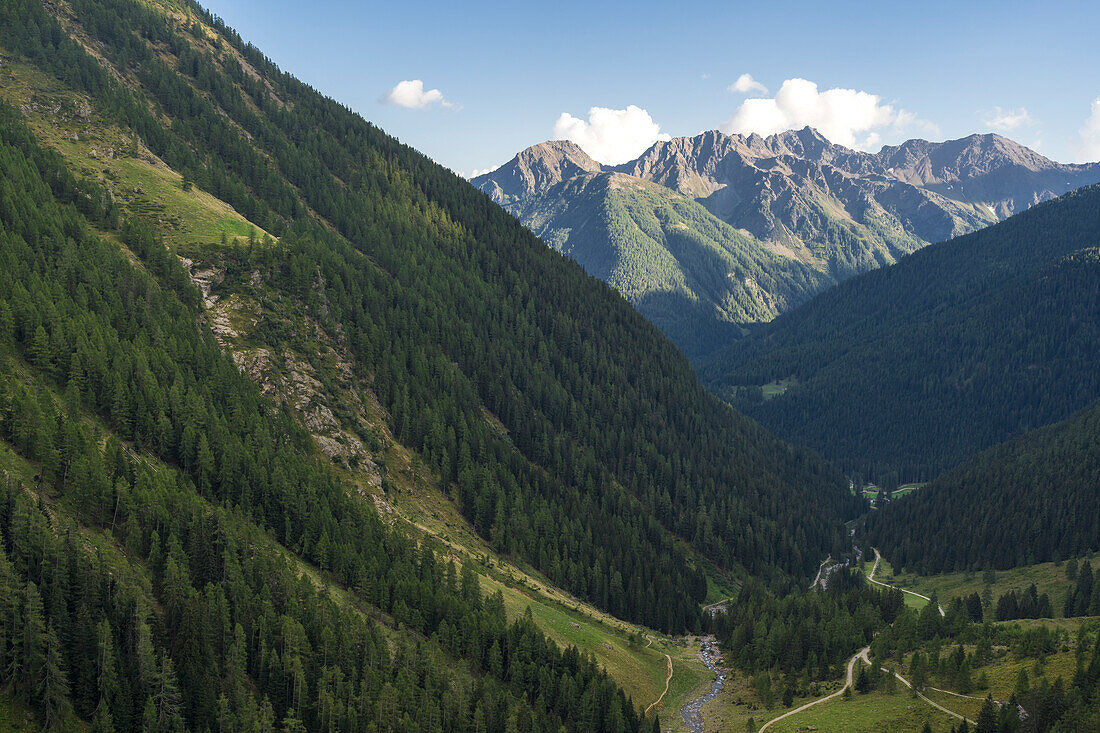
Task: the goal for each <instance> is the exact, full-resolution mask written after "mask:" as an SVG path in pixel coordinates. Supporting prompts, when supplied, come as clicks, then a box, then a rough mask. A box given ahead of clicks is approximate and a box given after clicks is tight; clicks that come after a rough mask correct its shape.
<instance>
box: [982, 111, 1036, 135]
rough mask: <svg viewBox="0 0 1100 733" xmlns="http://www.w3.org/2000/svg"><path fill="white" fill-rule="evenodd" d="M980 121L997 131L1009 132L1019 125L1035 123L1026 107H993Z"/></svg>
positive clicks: (1029, 125) (1027, 125)
mask: <svg viewBox="0 0 1100 733" xmlns="http://www.w3.org/2000/svg"><path fill="white" fill-rule="evenodd" d="M982 121H983V122H985V124H986V125H988V126H989V127H990V128H991V129H993V130H997V131H998V132H1011V131H1013V130H1018V129H1019V128H1021V127H1032V126H1033V125H1035V120H1034V119H1032V117H1031V115H1030V114H1029V113H1028V111H1027V108H1026V107H1020V108H1019V109H1001V108H1000V107H994V108H993V109H991V110H989V111H988V112H986V113H985V118H984V119H983V120H982Z"/></svg>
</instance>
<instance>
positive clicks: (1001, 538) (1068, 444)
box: [866, 249, 1100, 573]
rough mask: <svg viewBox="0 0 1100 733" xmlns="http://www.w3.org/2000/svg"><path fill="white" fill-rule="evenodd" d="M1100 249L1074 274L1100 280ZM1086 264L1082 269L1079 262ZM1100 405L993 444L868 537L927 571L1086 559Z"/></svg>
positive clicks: (1096, 482)
mask: <svg viewBox="0 0 1100 733" xmlns="http://www.w3.org/2000/svg"><path fill="white" fill-rule="evenodd" d="M1098 255H1100V253H1098V251H1097V250H1095V249H1091V250H1086V251H1085V252H1083V253H1079V254H1077V255H1075V256H1073V258H1072V261H1073V268H1072V269H1073V272H1075V273H1079V274H1081V275H1082V276H1087V278H1088V279H1085V280H1081V281H1080V282H1078V287H1080V288H1090V287H1091V288H1093V289H1095V288H1096V283H1097V282H1100V256H1098ZM1082 260H1083V261H1085V262H1086V263H1087V264H1086V265H1080V264H1079V261H1082ZM1098 486H1100V403H1093V404H1092V405H1090V406H1089V407H1087V408H1085V409H1084V410H1081V411H1080V412H1078V413H1077V414H1075V415H1073V416H1072V417H1070V418H1069V419H1067V420H1065V421H1063V422H1061V423H1058V424H1056V425H1052V426H1049V427H1046V428H1042V429H1040V430H1036V431H1033V432H1031V433H1028V434H1027V435H1024V436H1023V437H1021V438H1018V439H1016V440H1014V441H1011V442H1008V443H1005V444H1003V445H999V446H997V447H995V448H991V449H990V450H988V451H985V452H984V453H981V454H979V455H978V456H975V457H974V458H973V459H971V460H969V461H966V462H965V463H963V464H962V465H960V466H958V467H957V468H954V469H952V470H950V471H948V472H947V473H945V474H943V475H942V476H940V477H939V478H937V479H936V480H935V481H933V482H931V483H930V484H928V485H927V486H925V487H924V488H923V489H921V490H920V491H918V492H916V493H914V494H912V495H910V496H907V497H905V498H904V499H902V500H899V501H893V502H890V503H888V504H887V505H886V506H885V508H884V509H883V510H882V511H876V512H872V513H871V514H870V515H868V517H867V523H866V527H867V535H868V538H869V540H870V541H871V542H872V543H874V544H875V545H876V546H878V547H881V548H882V549H883V550H884V552H886V553H887V555H888V556H889V557H890V558H891V559H892V562H893V563H894V565H895V567H898V568H906V567H908V568H912V569H914V570H917V571H918V572H922V573H938V572H954V571H958V570H975V569H982V568H993V569H1004V568H1010V567H1016V566H1018V565H1029V564H1033V563H1037V562H1045V561H1050V560H1057V559H1059V558H1067V557H1080V556H1082V555H1085V554H1086V553H1089V552H1094V551H1096V550H1097V548H1098V543H1100V492H1098V491H1097V487H1098Z"/></svg>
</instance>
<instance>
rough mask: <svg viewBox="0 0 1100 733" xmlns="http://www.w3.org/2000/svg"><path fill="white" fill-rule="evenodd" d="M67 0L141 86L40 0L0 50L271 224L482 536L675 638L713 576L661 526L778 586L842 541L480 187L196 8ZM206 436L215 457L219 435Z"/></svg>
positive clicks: (662, 346)
mask: <svg viewBox="0 0 1100 733" xmlns="http://www.w3.org/2000/svg"><path fill="white" fill-rule="evenodd" d="M72 7H73V11H74V13H75V15H76V20H77V21H78V22H79V23H80V27H81V30H82V32H83V33H87V34H89V35H90V36H92V37H94V38H96V39H97V40H98V41H99V42H100V43H102V44H103V48H104V52H105V53H106V54H107V57H108V59H109V60H110V61H111V62H112V64H114V66H115V68H118V69H121V70H122V71H123V72H125V73H127V74H131V75H133V77H134V78H135V79H137V80H138V82H139V83H140V85H141V91H142V92H144V93H146V94H147V95H148V97H139V96H138V94H137V92H135V91H134V90H133V89H131V88H129V87H128V86H126V85H122V84H118V83H116V82H115V81H113V80H112V79H111V76H110V74H108V73H107V72H106V71H105V70H104V68H103V66H102V65H101V64H100V63H99V62H98V61H96V60H95V59H93V58H92V57H91V56H89V55H88V54H87V53H85V52H84V50H83V48H82V47H81V46H80V45H79V44H77V43H75V42H73V41H72V40H70V38H69V37H68V36H67V35H66V33H65V32H63V31H62V30H61V28H60V26H59V25H58V23H57V22H56V20H55V19H54V18H53V17H52V16H50V15H48V14H47V13H46V12H45V11H44V10H43V8H42V7H41V5H40V4H39V3H38V2H36V0H26V1H24V0H20V1H19V2H17V3H14V4H11V5H8V6H6V8H5V9H4V11H3V12H4V13H5V18H4V21H5V22H4V29H5V30H4V33H5V35H4V36H3V38H2V43H3V44H4V46H5V47H7V48H9V49H11V50H14V51H17V52H19V53H21V54H23V55H24V56H26V57H27V58H29V59H32V60H34V61H35V62H36V63H37V64H39V65H40V66H41V67H42V68H44V69H46V70H49V71H51V72H52V73H54V74H56V75H57V76H58V77H59V78H61V79H63V80H65V81H66V82H68V83H71V84H73V85H74V86H77V87H78V88H80V89H83V90H85V91H86V92H88V93H89V94H92V95H95V97H96V99H102V100H104V105H105V106H106V107H107V108H108V109H110V111H111V115H112V116H113V118H114V119H115V120H116V121H117V122H118V123H119V124H122V125H125V126H126V127H128V128H130V129H133V130H135V131H136V132H138V133H139V134H140V135H141V137H142V139H143V140H144V141H145V142H146V144H148V145H149V146H150V148H151V149H153V150H154V151H155V152H156V153H157V154H158V155H160V156H161V157H162V158H163V159H164V160H166V161H168V162H170V163H171V164H172V166H173V167H175V168H177V169H178V170H180V171H182V172H183V173H184V175H185V176H186V177H187V178H188V180H190V181H193V183H194V185H195V186H198V187H202V188H204V189H207V190H209V191H210V192H211V193H214V194H215V195H217V196H219V197H221V198H223V199H225V200H226V201H228V202H229V203H231V204H233V205H234V206H235V207H236V208H237V209H238V210H239V211H241V212H242V213H245V214H246V215H247V216H248V217H249V218H250V219H252V220H254V221H256V222H258V223H261V224H262V225H263V226H264V227H265V228H266V229H267V230H269V231H272V232H276V233H278V234H280V237H281V238H280V242H279V244H278V245H277V246H276V247H274V248H270V249H268V250H267V251H265V252H261V253H256V255H255V256H256V257H257V258H258V259H259V261H260V262H261V263H266V264H268V265H269V266H270V267H271V268H272V269H273V271H275V272H276V273H278V275H279V276H280V278H281V281H280V284H281V285H282V286H284V287H287V288H290V289H291V291H292V292H294V293H296V294H299V295H300V296H301V297H302V298H303V300H304V301H305V302H306V303H307V304H308V305H309V307H311V308H312V309H313V310H314V312H315V313H316V316H317V318H318V319H319V320H321V322H322V323H324V324H326V326H327V325H333V326H335V327H342V328H344V329H345V332H346V333H349V334H353V337H352V343H353V347H354V350H355V352H356V356H357V357H358V360H359V362H358V366H359V368H361V369H362V370H363V372H364V374H365V375H367V376H369V378H370V379H371V380H373V381H374V384H375V386H376V391H377V393H378V395H379V397H380V398H381V399H382V401H383V403H384V406H385V407H386V408H387V409H388V410H389V412H390V414H391V415H392V419H393V428H394V430H395V432H396V434H397V436H398V437H399V438H400V439H402V441H404V442H406V443H407V444H408V445H410V446H412V447H414V448H417V449H419V450H420V451H421V452H422V455H424V456H425V458H426V459H427V460H429V461H430V462H431V464H432V465H433V466H435V467H436V468H437V469H438V470H440V471H441V472H442V473H443V475H444V476H445V477H446V478H447V480H448V482H449V483H450V484H451V485H453V486H454V487H455V488H454V491H455V495H456V500H457V501H458V502H459V505H460V506H461V508H462V511H463V512H464V513H465V514H466V516H467V517H468V518H469V519H470V521H471V522H473V523H474V525H475V526H476V528H477V529H478V531H479V532H481V533H482V534H483V536H485V537H486V538H487V539H490V540H491V541H492V542H493V544H494V545H495V546H496V547H497V548H498V549H500V550H502V551H506V552H514V553H516V554H518V555H519V556H520V557H523V558H525V559H526V560H528V561H529V562H531V563H532V564H533V565H534V566H535V567H537V568H538V569H539V570H541V571H542V572H544V573H545V574H546V575H547V576H548V577H549V578H550V579H551V580H552V581H554V582H555V583H556V584H558V585H561V586H562V587H564V588H566V589H567V590H570V591H572V592H574V593H576V594H578V595H580V596H582V597H585V598H589V599H592V600H593V601H595V602H596V603H598V604H600V605H602V606H603V607H605V608H607V609H608V610H610V611H612V612H613V613H616V614H617V615H620V616H622V617H625V618H629V619H633V620H638V621H642V622H644V623H647V624H649V625H652V626H655V627H658V628H662V629H667V630H670V631H680V630H683V629H685V628H687V626H688V625H690V624H693V623H694V622H695V619H696V611H695V608H696V607H697V603H698V601H699V600H700V599H701V598H702V594H703V593H704V590H705V583H704V580H703V572H704V568H703V566H702V565H701V563H700V561H697V560H694V559H692V558H691V556H690V555H689V554H686V553H685V552H684V550H683V549H682V548H683V545H682V544H681V541H680V540H678V539H675V537H679V538H681V539H683V540H687V541H688V542H689V543H691V545H692V546H693V547H694V548H695V549H696V550H697V551H698V553H699V554H700V555H702V556H703V557H704V558H705V562H707V563H713V564H715V565H717V566H718V567H719V568H721V569H723V570H726V571H730V572H736V573H740V572H746V571H747V572H748V573H751V574H756V575H763V576H768V577H770V578H772V579H776V580H779V579H782V578H785V577H792V576H794V577H801V576H804V575H806V574H808V573H809V572H810V571H811V570H812V568H813V567H814V566H815V564H816V562H817V560H818V559H819V557H820V555H821V554H822V553H823V552H828V549H829V548H830V547H831V545H832V544H833V542H834V541H836V539H837V537H838V532H837V527H838V526H839V525H838V524H837V521H836V520H837V519H839V518H840V517H841V516H850V515H851V513H852V512H853V511H854V510H855V509H856V507H857V504H856V502H854V500H852V499H851V498H850V497H847V496H846V495H845V493H844V492H843V491H842V490H841V481H840V478H839V476H838V475H837V474H836V473H834V472H833V471H832V470H831V469H830V468H828V467H827V466H826V465H825V464H824V463H822V462H820V461H818V460H817V459H816V458H814V457H813V456H812V455H810V454H809V453H806V452H802V451H798V450H795V449H792V448H789V447H787V446H785V445H782V444H781V443H779V442H778V441H775V440H774V439H773V438H771V437H770V436H769V435H767V434H766V433H765V432H764V431H762V430H760V429H759V428H758V427H757V426H755V425H754V424H752V423H750V422H749V421H747V420H745V419H744V418H742V417H740V416H739V415H737V414H736V413H734V412H732V411H730V410H729V409H727V408H726V407H724V406H722V405H721V404H720V403H718V402H717V401H716V400H714V399H713V398H710V397H709V396H707V395H706V393H705V392H704V391H703V390H702V389H701V388H700V387H699V386H698V385H697V383H696V382H695V380H694V378H693V376H692V373H691V370H690V367H689V366H688V364H687V362H686V360H684V358H683V357H682V356H681V355H679V354H678V353H677V352H676V351H675V349H674V348H672V347H671V345H669V344H668V343H667V341H665V340H664V339H663V337H661V336H660V334H659V333H658V332H657V331H656V330H655V329H654V328H652V327H651V326H649V325H648V324H647V323H645V321H644V320H643V319H642V318H641V317H640V316H638V315H637V314H636V313H635V312H633V311H632V309H630V308H629V306H627V305H626V304H625V303H623V302H622V301H621V299H620V298H619V297H618V296H616V295H615V294H614V293H613V292H612V291H611V290H610V289H609V288H607V287H606V286H603V285H601V284H599V283H598V282H596V281H595V280H593V279H592V278H589V277H587V276H585V275H584V274H583V272H581V270H580V269H579V268H577V267H575V266H573V265H571V264H569V263H567V262H566V261H565V260H564V258H562V257H560V256H559V255H556V254H554V253H550V252H547V251H545V248H544V247H542V246H541V245H540V244H539V243H538V241H537V240H535V239H534V238H533V237H532V236H531V235H530V234H529V233H528V232H527V231H526V230H524V229H523V228H522V227H521V226H519V225H518V224H517V223H516V222H515V220H513V219H512V218H511V217H509V216H508V215H506V214H505V213H504V212H503V211H501V210H500V209H499V208H498V207H496V206H495V205H494V204H492V203H491V202H489V200H488V199H487V198H486V197H485V196H484V195H483V194H481V193H479V192H477V191H474V190H473V189H471V188H470V187H469V186H468V185H466V184H465V183H464V182H463V181H461V179H459V178H457V177H456V176H453V175H452V174H450V173H449V172H447V171H446V170H444V169H442V168H440V167H439V166H436V165H435V164H432V163H430V161H428V160H427V159H425V158H423V157H422V156H420V155H419V154H417V153H415V151H412V150H411V149H409V148H406V147H404V146H401V145H399V144H398V143H397V142H396V141H394V140H392V139H391V138H388V137H387V136H385V135H384V134H383V133H382V132H381V131H379V130H377V129H376V128H374V127H372V126H371V125H369V124H368V123H366V122H364V121H363V120H362V119H361V118H359V117H357V116H356V115H354V114H352V113H350V112H349V111H348V110H347V109H345V108H343V107H341V106H339V105H338V104H336V103H335V102H332V101H330V100H327V99H324V98H322V97H321V96H320V95H318V94H316V93H315V92H313V91H312V90H310V89H309V88H307V87H305V86H304V85H302V84H300V83H299V82H297V81H296V80H294V79H293V78H292V77H290V76H288V75H286V74H283V73H282V72H279V71H278V70H277V69H276V68H275V67H274V66H273V65H272V64H271V63H270V62H269V61H267V60H266V59H265V58H264V57H263V56H262V55H261V54H260V53H259V52H257V51H256V50H255V49H254V48H252V47H251V46H248V45H247V44H244V43H243V42H242V41H241V40H240V38H239V37H238V36H236V34H234V33H233V32H232V31H229V30H228V29H226V28H225V27H224V26H223V25H222V24H221V23H220V21H218V20H217V19H216V18H213V17H211V16H209V15H208V14H205V13H204V12H203V11H201V10H200V9H198V8H197V7H192V8H191V10H192V12H194V13H195V16H196V17H200V18H202V19H203V20H204V22H205V23H206V24H207V25H208V27H211V28H216V29H218V36H217V37H216V38H209V37H207V36H206V35H205V34H204V33H203V32H201V30H200V29H199V28H198V26H197V25H195V26H193V27H191V28H187V27H176V26H177V25H178V23H175V24H174V23H173V22H172V21H169V19H167V18H166V17H165V16H164V14H163V13H161V12H160V11H159V10H157V9H155V8H150V7H148V6H145V5H142V4H139V3H134V2H129V1H127V0H118V1H117V2H111V3H106V4H104V3H98V2H96V3H93V2H83V1H82V0H78V1H77V2H75V3H73V5H72ZM246 69H247V70H248V71H249V72H251V71H258V72H259V74H260V75H261V76H260V79H257V77H256V76H255V75H254V74H252V73H246ZM241 90H244V91H245V92H246V93H242V91H241ZM143 99H144V100H145V101H147V102H148V103H149V104H151V105H152V106H153V108H154V109H156V110H157V111H159V112H161V113H163V114H164V115H167V116H169V117H170V118H171V119H172V120H173V124H172V125H171V126H170V127H166V126H164V125H162V124H161V123H160V122H159V121H158V120H157V119H156V117H155V115H154V114H152V113H151V112H150V111H149V106H148V105H147V104H145V103H142V100H143ZM261 151H262V152H261ZM310 211H314V212H316V214H317V215H319V216H320V217H323V218H324V221H323V223H322V221H321V220H320V219H317V218H316V217H315V216H313V215H312V214H311V213H310ZM333 229H335V230H336V231H335V232H334V231H333ZM133 246H134V247H136V248H139V249H140V248H141V247H142V245H140V244H136V245H133ZM486 412H488V413H490V414H491V415H493V416H495V417H496V418H498V419H499V420H500V421H501V423H503V425H504V427H505V428H506V430H507V434H506V435H501V434H500V433H499V432H497V431H495V430H494V429H493V428H492V425H491V423H490V421H487V420H486V419H485V413H486ZM207 440H208V443H209V444H210V446H211V450H212V451H213V452H214V465H215V466H217V467H219V470H220V467H221V466H222V464H223V462H224V460H226V459H225V457H224V456H223V455H221V445H220V441H215V440H210V438H209V437H208V438H207ZM228 460H230V461H232V460H234V459H228ZM818 507H824V508H825V509H824V511H820V510H819V509H818ZM792 510H793V511H792ZM551 528H552V531H551ZM608 528H614V531H608ZM651 597H656V598H658V599H660V600H659V602H658V603H652V602H651V601H650V600H649V599H650V598H651Z"/></svg>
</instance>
